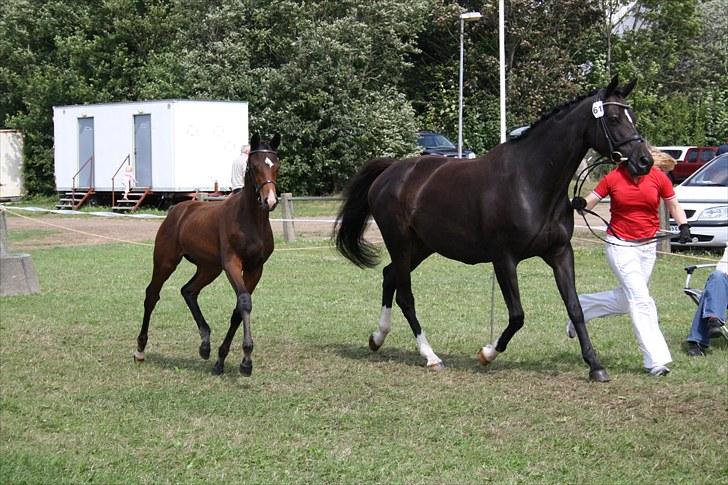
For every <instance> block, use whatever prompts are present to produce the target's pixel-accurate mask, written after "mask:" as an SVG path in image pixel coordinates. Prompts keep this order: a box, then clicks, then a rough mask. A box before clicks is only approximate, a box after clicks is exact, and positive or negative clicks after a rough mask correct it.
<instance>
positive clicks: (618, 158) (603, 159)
mask: <svg viewBox="0 0 728 485" xmlns="http://www.w3.org/2000/svg"><path fill="white" fill-rule="evenodd" d="M606 105H613V106H619V107H621V108H624V109H625V114H627V119H629V120H630V121H632V118H631V117H630V116H629V114H628V113H627V110H628V109H632V107H631V106H630V105H628V104H624V103H619V102H617V101H602V100H601V99H598V100H597V101H595V102H594V103H593V104H592V115H593V116H594V117H595V118H596V119H597V123H598V124H599V126H601V128H602V132H603V133H604V137H605V138H606V139H607V143H608V144H609V157H611V159H610V158H609V157H607V156H605V155H601V156H600V157H599V158H598V159H597V160H596V162H594V163H593V164H591V165H588V166H587V167H586V168H584V169H583V170H582V171H581V172H579V175H577V176H576V183H575V184H574V197H576V196H578V195H579V194H581V190H582V188H583V187H584V182H585V181H586V179H587V178H588V177H589V175H590V174H591V172H592V171H593V170H594V169H595V168H596V167H598V166H599V165H606V164H619V163H621V162H625V161H627V158H626V157H625V156H624V155H622V153H620V152H619V151H617V148H619V147H621V146H622V145H625V144H627V143H629V142H631V141H639V142H640V143H641V142H644V138H642V136H641V135H640V134H639V132H638V131H637V129H636V128H635V134H634V135H632V136H630V137H628V138H625V139H624V140H620V141H618V142H617V141H615V140H614V137H613V136H612V133H611V132H610V131H609V127H608V126H607V122H606V120H605V118H606V116H605V113H604V106H606ZM633 124H634V123H633ZM584 172H586V173H584ZM582 177H583V178H582ZM579 213H580V215H581V216H582V217H583V218H584V223H585V224H586V226H587V227H588V228H589V231H590V232H591V233H592V234H593V235H594V236H595V237H596V238H597V239H600V240H602V241H603V242H605V243H607V244H611V245H613V246H624V245H623V244H616V243H614V242H611V241H607V240H606V239H605V238H603V237H601V236H600V235H599V234H597V233H596V232H594V229H592V227H591V225H590V224H589V221H588V220H587V218H586V214H591V215H593V216H596V217H597V218H599V219H600V220H601V221H602V222H603V223H604V224H605V226H606V227H607V229H609V228H610V227H611V224H609V222H608V221H607V220H605V219H604V218H603V217H602V216H600V215H599V214H597V213H596V212H594V211H591V210H588V209H582V210H581V211H579ZM612 235H613V236H614V237H616V238H617V239H619V240H620V241H624V242H628V243H630V244H629V245H630V246H631V245H635V244H636V245H638V246H642V245H645V244H651V243H654V242H656V241H659V240H660V239H664V238H667V237H673V236H675V234H673V233H666V234H659V235H655V236H653V237H646V238H642V239H636V240H631V241H627V240H625V239H622V238H621V237H619V236H618V235H617V233H616V232H614V231H612Z"/></svg>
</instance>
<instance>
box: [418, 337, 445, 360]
mask: <svg viewBox="0 0 728 485" xmlns="http://www.w3.org/2000/svg"><path fill="white" fill-rule="evenodd" d="M417 349H418V350H419V351H420V355H422V356H423V357H424V358H426V359H427V366H428V367H429V366H432V365H438V364H441V363H442V360H441V359H440V358H439V357H438V356H437V355H435V352H433V351H432V347H430V344H429V343H428V342H427V337H425V332H422V333H421V334H420V335H419V336H418V337H417Z"/></svg>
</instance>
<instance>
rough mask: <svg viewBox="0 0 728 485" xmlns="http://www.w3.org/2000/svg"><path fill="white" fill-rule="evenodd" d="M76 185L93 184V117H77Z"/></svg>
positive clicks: (88, 185)
mask: <svg viewBox="0 0 728 485" xmlns="http://www.w3.org/2000/svg"><path fill="white" fill-rule="evenodd" d="M78 170H79V172H78V186H79V187H83V188H89V187H93V186H94V185H93V184H94V119H93V118H79V119H78Z"/></svg>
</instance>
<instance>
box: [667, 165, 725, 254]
mask: <svg viewBox="0 0 728 485" xmlns="http://www.w3.org/2000/svg"><path fill="white" fill-rule="evenodd" d="M675 193H676V195H677V200H678V201H679V202H680V205H681V206H682V208H683V209H685V214H686V215H687V217H688V222H689V223H690V226H691V229H690V231H691V232H692V233H693V237H694V238H697V242H693V243H688V244H687V246H701V247H719V248H720V247H725V246H726V244H728V153H725V154H723V155H720V156H718V157H715V158H714V159H713V160H711V161H710V162H708V163H706V164H705V165H703V166H702V167H701V168H700V169H699V170H698V171H697V172H695V173H694V174H692V175H691V176H690V177H688V178H687V179H686V180H685V181H684V182H683V183H682V184H680V185H678V186H677V187H675ZM670 229H671V230H673V231H677V225H676V223H675V221H674V220H672V219H671V220H670ZM672 244H673V245H675V246H683V245H681V244H679V243H678V242H677V241H673V242H672Z"/></svg>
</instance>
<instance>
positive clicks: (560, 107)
mask: <svg viewBox="0 0 728 485" xmlns="http://www.w3.org/2000/svg"><path fill="white" fill-rule="evenodd" d="M603 89H604V88H597V89H593V90H591V91H589V92H588V93H586V94H582V95H581V96H579V97H578V98H576V99H572V100H571V101H567V102H566V103H563V104H560V105H558V106H557V107H555V108H553V109H552V110H551V111H549V112H547V113H544V114H542V115H541V117H540V118H539V119H538V120H536V121H535V122H534V123H532V124H531V126H529V127H528V128H527V129H526V130H524V131H523V133H521V134H520V135H519V136H518V137H517V138H513V139H511V140H509V141H513V142H517V141H520V140H523V139H524V138H526V137H527V136H528V134H529V133H531V132H532V131H533V129H534V128H535V127H537V126H538V125H540V124H541V123H543V122H544V121H546V120H547V119H549V118H551V117H552V116H554V115H556V114H557V113H560V112H562V111H564V110H566V109H567V108H570V107H571V106H573V105H574V104H576V103H578V102H580V101H582V100H583V99H585V98H589V97H591V96H594V95H596V94H597V93H598V92H599V91H601V90H603ZM614 94H621V89H620V88H617V89H615V91H614Z"/></svg>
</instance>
